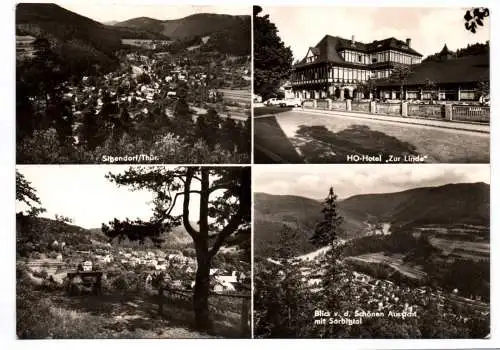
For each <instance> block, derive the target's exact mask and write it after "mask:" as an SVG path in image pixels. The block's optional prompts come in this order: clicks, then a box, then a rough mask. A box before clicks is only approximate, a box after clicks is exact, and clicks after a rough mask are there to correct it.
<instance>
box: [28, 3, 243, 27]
mask: <svg viewBox="0 0 500 350" xmlns="http://www.w3.org/2000/svg"><path fill="white" fill-rule="evenodd" d="M30 2H54V1H30ZM54 3H56V4H57V5H59V6H62V7H64V8H65V9H67V10H70V11H73V12H76V13H78V14H79V15H82V16H85V17H89V18H91V19H93V20H95V21H98V22H101V23H103V22H110V21H125V20H128V19H131V18H136V17H150V18H155V19H159V20H169V19H179V18H183V17H186V16H189V15H192V14H195V13H217V14H228V15H251V13H252V9H251V6H249V5H240V4H235V5H231V4H230V3H223V4H220V5H216V6H208V5H197V6H194V5H180V3H179V2H178V1H177V2H174V1H168V0H164V1H152V0H148V1H147V4H143V3H142V2H141V1H130V0H124V1H110V0H107V1H103V0H100V1H96V0H85V1H83V0H77V1H58V2H54Z"/></svg>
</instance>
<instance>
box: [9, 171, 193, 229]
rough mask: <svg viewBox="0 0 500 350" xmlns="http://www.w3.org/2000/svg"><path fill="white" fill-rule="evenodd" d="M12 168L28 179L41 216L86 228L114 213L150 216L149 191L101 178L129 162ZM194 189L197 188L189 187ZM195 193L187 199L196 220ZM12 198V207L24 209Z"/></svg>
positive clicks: (122, 216) (178, 208)
mask: <svg viewBox="0 0 500 350" xmlns="http://www.w3.org/2000/svg"><path fill="white" fill-rule="evenodd" d="M16 168H17V169H18V170H19V171H20V172H21V174H23V175H24V176H25V178H26V179H27V180H28V181H30V182H31V183H32V186H33V187H34V188H35V189H36V192H37V194H38V196H39V198H40V200H41V202H42V207H44V208H46V209H47V212H46V213H44V214H42V215H41V216H44V217H47V218H52V219H53V218H54V215H55V214H59V215H64V216H67V217H69V218H72V219H74V224H75V225H79V226H82V227H86V228H94V227H101V224H102V223H107V222H109V221H110V220H113V219H114V218H115V217H116V218H118V219H122V220H123V219H125V218H129V219H136V218H140V219H142V220H149V218H150V217H151V216H152V208H153V206H152V204H151V201H152V199H153V195H152V193H151V192H149V191H143V190H141V191H130V188H129V187H118V186H117V185H116V184H114V183H111V182H110V181H109V180H107V179H106V178H105V175H106V174H107V173H108V172H112V173H113V174H118V173H121V172H123V171H125V170H126V169H128V168H129V166H122V165H112V166H108V165H92V166H85V165H64V166H57V165H18V166H16ZM193 189H194V190H196V189H197V188H193ZM198 206H199V196H198V195H194V196H193V197H192V199H191V203H190V208H191V210H190V217H191V220H192V221H196V220H198V213H199V211H198V210H196V208H197V207H198ZM24 209H25V208H24V207H23V206H22V205H19V204H18V203H17V202H16V211H17V210H24ZM181 209H182V202H180V201H177V204H176V207H175V209H174V210H173V214H174V215H177V214H180V213H181Z"/></svg>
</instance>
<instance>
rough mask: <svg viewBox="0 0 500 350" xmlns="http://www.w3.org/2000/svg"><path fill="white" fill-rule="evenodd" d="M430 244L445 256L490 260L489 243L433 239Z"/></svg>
mask: <svg viewBox="0 0 500 350" xmlns="http://www.w3.org/2000/svg"><path fill="white" fill-rule="evenodd" d="M429 243H430V244H431V245H432V246H434V247H436V248H438V249H440V250H441V251H442V252H443V254H444V255H455V256H458V257H463V258H472V259H489V256H490V244H489V242H471V241H459V240H455V239H446V238H437V237H432V238H430V239H429Z"/></svg>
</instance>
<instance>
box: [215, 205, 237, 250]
mask: <svg viewBox="0 0 500 350" xmlns="http://www.w3.org/2000/svg"><path fill="white" fill-rule="evenodd" d="M242 219H243V208H242V206H241V205H240V208H239V209H238V212H237V213H236V214H235V215H234V216H233V217H232V218H231V220H229V223H228V224H227V225H226V227H224V228H223V229H222V231H221V232H220V233H219V234H218V235H217V238H216V239H215V242H214V245H213V246H212V249H210V253H209V254H210V257H213V256H215V254H217V252H218V251H219V249H220V247H222V244H224V242H225V240H226V238H228V237H229V236H230V235H231V234H232V233H233V232H234V231H235V230H236V229H237V228H238V226H239V225H240V224H241V220H242Z"/></svg>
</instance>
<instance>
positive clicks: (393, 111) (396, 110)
mask: <svg viewBox="0 0 500 350" xmlns="http://www.w3.org/2000/svg"><path fill="white" fill-rule="evenodd" d="M376 110H377V114H388V115H398V116H400V115H401V103H377V104H376Z"/></svg>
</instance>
